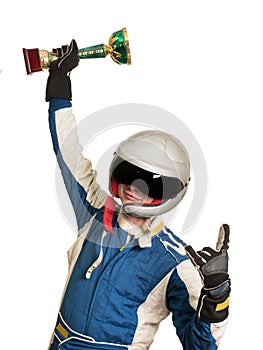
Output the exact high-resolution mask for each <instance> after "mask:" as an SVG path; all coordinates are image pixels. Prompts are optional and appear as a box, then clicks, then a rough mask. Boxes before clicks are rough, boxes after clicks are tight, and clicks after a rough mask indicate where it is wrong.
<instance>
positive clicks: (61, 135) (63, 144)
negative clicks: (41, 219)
mask: <svg viewBox="0 0 263 350" xmlns="http://www.w3.org/2000/svg"><path fill="white" fill-rule="evenodd" d="M57 52H58V57H59V58H58V60H56V61H54V62H52V64H51V66H50V69H49V72H50V73H49V77H48V82H47V89H46V101H48V102H49V127H50V132H51V136H52V141H53V148H54V151H55V154H56V156H57V160H58V164H59V167H60V169H61V173H62V176H63V179H64V183H65V186H66V189H67V191H68V194H69V197H70V200H71V203H72V206H73V209H74V212H75V215H76V219H77V224H78V228H79V229H80V228H82V227H83V226H84V225H85V224H86V223H87V221H88V220H89V219H90V217H91V216H92V215H94V214H95V213H96V212H97V211H98V210H99V209H100V208H101V207H102V206H103V205H104V203H105V200H106V198H107V193H106V192H104V191H103V190H102V189H101V188H100V186H99V185H98V184H97V183H96V171H95V170H93V169H92V164H91V161H90V160H88V159H86V158H84V156H83V154H82V151H83V149H82V146H81V145H80V143H79V138H78V134H77V128H76V120H75V117H74V115H73V113H72V104H71V98H72V93H71V81H70V76H69V75H70V72H71V70H72V69H73V68H75V67H76V66H77V65H78V56H77V52H78V48H77V44H76V42H75V41H74V40H72V42H71V44H70V45H66V46H63V47H62V48H61V49H57Z"/></svg>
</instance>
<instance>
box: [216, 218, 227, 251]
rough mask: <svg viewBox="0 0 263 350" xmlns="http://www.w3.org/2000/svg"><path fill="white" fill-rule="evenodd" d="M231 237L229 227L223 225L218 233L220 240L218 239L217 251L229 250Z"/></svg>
mask: <svg viewBox="0 0 263 350" xmlns="http://www.w3.org/2000/svg"><path fill="white" fill-rule="evenodd" d="M229 235H230V228H229V225H227V224H223V225H222V226H221V227H220V229H219V233H218V239H217V244H216V250H217V251H222V250H223V249H224V250H228V248H229Z"/></svg>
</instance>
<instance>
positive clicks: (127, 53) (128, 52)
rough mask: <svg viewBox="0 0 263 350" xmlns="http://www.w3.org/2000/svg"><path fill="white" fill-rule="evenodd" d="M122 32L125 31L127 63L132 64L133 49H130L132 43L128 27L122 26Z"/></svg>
mask: <svg viewBox="0 0 263 350" xmlns="http://www.w3.org/2000/svg"><path fill="white" fill-rule="evenodd" d="M122 33H123V37H124V42H125V50H126V56H127V64H128V65H130V64H131V50H130V43H129V39H128V33H127V28H126V27H124V28H122Z"/></svg>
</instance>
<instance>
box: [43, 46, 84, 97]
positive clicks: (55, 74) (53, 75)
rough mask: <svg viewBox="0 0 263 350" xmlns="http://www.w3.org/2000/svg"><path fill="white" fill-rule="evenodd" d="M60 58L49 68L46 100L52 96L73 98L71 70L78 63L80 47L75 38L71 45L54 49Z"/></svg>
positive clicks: (54, 52)
mask: <svg viewBox="0 0 263 350" xmlns="http://www.w3.org/2000/svg"><path fill="white" fill-rule="evenodd" d="M52 53H53V54H55V55H56V56H57V57H58V59H57V60H55V61H52V62H51V64H50V68H49V77H48V81H47V88H46V101H50V100H51V99H52V98H63V99H65V100H71V99H72V93H71V81H70V77H69V75H70V72H71V71H72V69H74V68H75V67H76V66H77V65H78V63H79V58H78V47H77V43H76V41H75V40H74V39H73V40H72V41H71V43H70V45H64V46H62V47H61V48H58V49H53V51H52Z"/></svg>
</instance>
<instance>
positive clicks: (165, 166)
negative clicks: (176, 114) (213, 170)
mask: <svg viewBox="0 0 263 350" xmlns="http://www.w3.org/2000/svg"><path fill="white" fill-rule="evenodd" d="M116 157H120V158H122V159H123V160H125V161H127V162H129V163H131V164H133V165H135V166H137V167H139V168H141V169H144V170H146V171H149V172H151V173H154V174H159V175H162V176H167V177H172V178H177V179H179V180H180V181H181V182H182V184H183V189H182V191H181V192H180V193H179V194H178V195H177V197H176V198H170V199H168V200H167V201H168V202H169V203H170V205H167V201H165V202H164V203H161V204H158V205H153V206H149V205H147V206H145V205H140V206H139V207H138V205H134V204H127V205H124V206H123V209H124V210H125V208H126V210H125V211H126V212H127V209H129V214H131V215H135V216H145V214H146V212H145V209H146V211H147V213H148V214H147V216H155V215H159V214H162V213H163V212H166V211H169V210H171V209H173V208H174V207H175V206H176V205H177V204H178V203H179V202H180V201H181V199H182V198H183V196H184V194H185V192H186V190H187V185H188V182H189V179H190V161H189V156H188V153H187V151H186V150H185V148H184V146H183V145H182V144H181V142H180V141H179V140H178V139H176V138H175V137H174V136H172V135H170V134H167V133H165V132H163V131H159V130H145V131H141V132H138V133H136V134H134V135H132V136H130V137H129V138H127V139H126V140H124V141H123V142H121V143H120V144H119V146H118V148H117V149H116V152H115V158H116ZM115 158H114V159H113V161H112V164H111V167H110V191H111V193H112V194H113V195H114V196H116V191H114V192H115V193H113V191H112V189H111V180H112V179H111V176H112V173H113V171H114V169H113V167H114V164H115ZM133 206H134V209H135V207H136V213H135V212H133V210H131V208H132V207H133ZM151 207H152V208H151ZM162 208H163V210H162ZM150 209H153V210H150ZM149 214H151V215H149Z"/></svg>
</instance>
